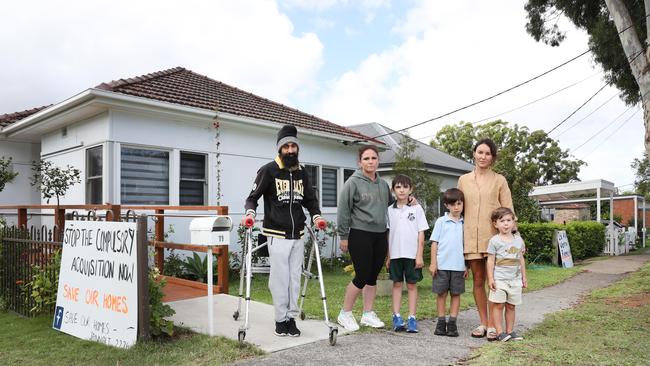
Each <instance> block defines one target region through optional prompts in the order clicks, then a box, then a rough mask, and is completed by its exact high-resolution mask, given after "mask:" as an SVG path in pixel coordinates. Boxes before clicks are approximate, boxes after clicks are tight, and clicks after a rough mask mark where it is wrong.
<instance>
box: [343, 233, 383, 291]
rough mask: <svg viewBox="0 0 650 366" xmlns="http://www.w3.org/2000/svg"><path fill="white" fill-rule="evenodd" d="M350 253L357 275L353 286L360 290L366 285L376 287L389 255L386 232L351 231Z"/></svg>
mask: <svg viewBox="0 0 650 366" xmlns="http://www.w3.org/2000/svg"><path fill="white" fill-rule="evenodd" d="M348 251H349V252H350V257H351V258H352V265H353V266H354V273H355V276H354V279H353V280H352V284H353V285H354V286H356V287H357V288H358V289H362V288H363V287H364V286H365V285H369V286H376V285H377V276H378V275H379V272H381V268H382V267H383V266H384V263H386V262H385V261H386V254H387V253H388V238H387V237H386V232H383V233H373V232H370V231H363V230H357V229H350V234H349V236H348Z"/></svg>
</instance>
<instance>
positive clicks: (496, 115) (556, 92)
mask: <svg viewBox="0 0 650 366" xmlns="http://www.w3.org/2000/svg"><path fill="white" fill-rule="evenodd" d="M600 73H602V71H599V72H597V73H594V74H591V75H589V76H587V77H586V78H584V79H582V80H578V81H576V82H575V83H572V84H569V85H567V86H565V87H563V88H561V89H558V90H556V91H554V92H552V93H550V94H547V95H545V96H543V97H540V98H537V99H535V100H533V101H532V102H528V103H526V104H523V105H520V106H519V107H516V108H513V109H510V110H508V111H505V112H501V113H499V114H495V115H493V116H491V117H487V118H483V119H481V120H479V121H476V122H472V124H473V125H474V124H478V123H481V122H484V121H487V120H489V119H492V118H495V117H498V116H501V115H504V114H507V113H510V112H514V111H516V110H519V109H521V108H524V107H528V106H529V105H531V104H534V103H537V102H539V101H541V100H544V99H546V98H549V97H551V96H553V95H555V94H558V93H560V92H562V91H564V90H567V89H569V88H571V87H573V86H576V85H578V84H580V83H582V82H584V81H586V80H589V79H591V78H592V77H594V76H596V75H598V74H600ZM435 135H436V134H432V135H427V136H423V137H418V138H416V140H422V139H426V138H430V137H433V136H435Z"/></svg>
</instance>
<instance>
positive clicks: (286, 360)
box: [237, 253, 650, 366]
mask: <svg viewBox="0 0 650 366" xmlns="http://www.w3.org/2000/svg"><path fill="white" fill-rule="evenodd" d="M648 261H650V253H649V254H642V255H633V256H623V257H612V258H607V259H603V260H597V261H593V262H592V263H590V264H588V265H587V266H585V272H582V273H580V274H578V275H577V276H575V277H573V278H571V279H569V280H567V281H565V282H563V283H561V284H558V285H555V286H552V287H548V288H545V289H542V290H539V291H535V292H531V293H526V294H524V303H523V305H521V306H519V307H518V308H517V324H516V326H515V330H516V331H517V332H520V333H524V334H525V331H526V330H528V329H530V328H532V327H534V326H535V325H537V324H539V323H540V322H541V321H542V320H543V319H544V316H545V315H546V314H549V313H553V312H556V311H559V310H562V309H566V308H569V307H571V306H572V305H574V304H575V303H577V302H578V301H579V300H580V298H581V296H583V295H584V294H586V293H588V292H589V291H591V290H593V289H597V288H602V287H605V286H608V285H609V284H611V283H613V282H615V281H617V280H619V279H621V278H622V277H623V276H624V274H625V273H628V272H632V271H635V270H637V269H638V268H639V267H641V266H642V265H643V264H644V263H646V262H648ZM332 306H336V305H335V304H331V305H330V307H332ZM478 323H479V322H478V314H477V313H476V311H475V310H474V309H469V310H466V311H463V312H461V314H459V317H458V326H459V333H460V337H458V338H449V337H439V336H435V335H434V334H433V330H434V327H435V321H433V320H422V321H420V322H419V327H420V333H418V334H406V333H395V332H392V331H386V330H380V331H375V332H364V333H358V332H357V333H353V334H349V335H346V336H340V337H339V338H338V342H337V344H336V346H334V347H332V346H330V345H329V343H328V342H327V341H318V342H315V343H311V344H306V345H303V346H298V347H293V348H289V349H285V350H282V351H278V352H275V353H271V354H268V355H265V356H262V357H260V358H256V359H253V360H246V361H242V362H239V363H237V364H238V365H288V364H289V365H290V364H295V365H337V366H343V365H391V366H394V365H396V364H405V365H448V364H453V363H455V362H457V361H458V360H462V359H465V358H467V357H469V355H470V352H471V350H472V349H473V348H475V347H480V346H481V345H483V344H485V343H486V341H485V338H483V339H475V338H471V337H470V332H471V330H472V328H473V327H474V326H476V325H478ZM281 340H282V341H283V340H284V339H281Z"/></svg>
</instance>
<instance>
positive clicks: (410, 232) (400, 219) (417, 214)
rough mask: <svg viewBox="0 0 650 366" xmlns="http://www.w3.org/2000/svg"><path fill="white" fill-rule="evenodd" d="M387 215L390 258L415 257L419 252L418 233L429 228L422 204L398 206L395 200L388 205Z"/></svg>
mask: <svg viewBox="0 0 650 366" xmlns="http://www.w3.org/2000/svg"><path fill="white" fill-rule="evenodd" d="M387 216H388V217H387V219H386V225H387V226H388V229H389V234H388V246H389V248H390V253H389V254H390V259H396V258H410V259H415V256H416V255H417V253H418V234H419V233H420V231H425V230H427V229H428V228H429V224H427V218H426V216H425V215H424V210H423V209H422V206H420V205H414V206H409V205H404V206H402V207H397V202H395V203H394V204H392V205H391V206H389V207H388V213H387Z"/></svg>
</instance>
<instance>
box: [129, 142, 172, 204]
mask: <svg viewBox="0 0 650 366" xmlns="http://www.w3.org/2000/svg"><path fill="white" fill-rule="evenodd" d="M120 187H121V196H120V198H121V203H122V204H123V205H124V204H127V205H167V204H169V152H167V151H160V150H146V149H137V148H131V147H122V158H121V183H120Z"/></svg>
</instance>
